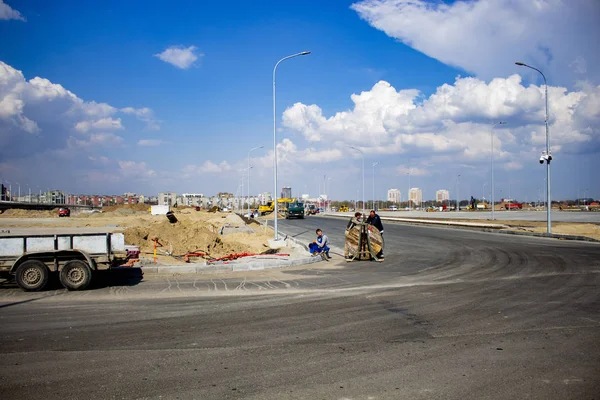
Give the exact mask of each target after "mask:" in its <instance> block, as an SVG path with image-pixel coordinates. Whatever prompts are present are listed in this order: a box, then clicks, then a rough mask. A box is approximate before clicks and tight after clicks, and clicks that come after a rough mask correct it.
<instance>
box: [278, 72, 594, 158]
mask: <svg viewBox="0 0 600 400" xmlns="http://www.w3.org/2000/svg"><path fill="white" fill-rule="evenodd" d="M351 98H352V100H353V102H354V104H355V106H354V109H352V110H348V111H343V112H337V113H335V114H334V115H333V116H331V117H326V116H324V115H323V113H322V110H321V108H320V107H318V106H317V105H314V104H313V105H304V104H301V103H297V104H294V105H293V106H292V107H290V108H288V109H287V110H286V111H285V112H284V114H283V125H284V126H285V127H287V128H289V129H292V130H294V131H298V132H300V133H301V134H302V135H303V137H304V138H305V139H306V140H308V141H309V142H311V141H325V142H327V143H334V144H335V145H336V146H337V147H338V148H339V147H342V148H343V147H346V148H347V147H348V146H349V145H354V146H358V147H360V148H361V149H362V150H363V151H364V152H365V154H366V155H373V154H408V155H413V156H428V157H434V156H435V157H437V156H440V155H453V156H454V157H457V159H456V161H460V160H462V161H474V160H482V159H484V158H486V157H489V152H490V128H491V122H492V121H494V120H498V119H503V120H506V121H508V122H509V124H508V125H503V126H502V127H496V129H495V135H496V137H497V138H496V152H497V155H498V156H499V157H506V155H505V153H515V152H518V151H520V149H522V148H524V147H525V148H536V149H540V148H541V147H543V145H544V143H545V131H544V125H543V121H544V116H545V103H544V89H543V86H542V87H539V86H534V85H530V86H528V87H525V86H523V85H522V84H521V78H520V77H519V76H518V75H512V76H510V77H508V78H496V79H493V80H492V81H491V82H489V83H486V82H484V81H482V80H480V79H477V78H457V79H456V82H455V83H454V85H448V84H445V85H442V86H440V87H439V88H438V89H437V91H436V92H435V93H433V94H432V95H431V96H430V97H429V98H426V99H424V100H423V101H420V100H421V99H420V94H419V93H418V92H417V91H415V90H400V91H396V89H394V88H393V87H392V86H391V85H390V84H389V83H387V82H383V81H380V82H378V83H376V84H375V85H374V86H373V88H372V89H371V90H370V91H365V92H362V93H361V94H360V95H352V96H351ZM599 104H600V86H597V87H594V86H592V85H589V84H586V85H582V87H581V88H580V90H578V91H572V92H569V91H567V90H566V89H565V88H561V87H552V86H551V87H549V108H550V124H551V126H550V130H551V137H552V141H551V145H552V148H553V151H559V150H560V149H571V151H574V152H576V151H578V150H577V149H578V148H580V147H581V146H582V145H583V144H585V147H586V151H589V148H590V147H592V148H596V149H600V137H599V136H600V132H599V130H598V122H600V111H598V110H599V109H600V107H598V105H599ZM280 146H282V147H283V148H287V151H288V152H296V153H299V154H302V152H303V150H298V149H296V148H290V144H285V141H284V142H282V144H281V145H280Z"/></svg>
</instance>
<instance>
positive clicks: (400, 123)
mask: <svg viewBox="0 0 600 400" xmlns="http://www.w3.org/2000/svg"><path fill="white" fill-rule="evenodd" d="M538 3H539V7H537V8H536V7H533V6H527V5H523V3H522V2H519V1H516V0H515V1H500V0H479V1H470V2H446V3H440V2H426V1H413V2H406V1H404V0H367V1H341V0H332V1H326V2H325V1H286V2H282V1H261V2H247V1H231V2H227V3H224V2H218V3H216V4H213V2H196V1H174V2H171V3H169V4H168V5H167V4H165V3H164V2H137V1H131V2H118V1H103V2H46V1H33V0H29V1H18V0H15V1H6V0H4V1H0V37H3V38H8V40H3V41H2V45H1V46H0V62H2V64H0V129H1V130H0V144H1V145H2V149H3V150H0V177H1V178H2V179H3V181H8V182H19V183H20V184H21V185H22V187H32V188H34V189H33V190H36V189H37V188H38V187H39V188H42V189H44V188H49V187H52V188H62V189H64V190H67V191H70V192H78V193H121V192H125V191H134V192H138V193H147V194H153V193H156V192H158V191H167V190H171V191H177V192H200V193H205V194H207V195H212V194H215V193H216V192H219V191H229V192H234V193H235V192H236V191H238V190H239V186H240V179H241V177H242V170H243V169H244V168H246V162H247V160H246V157H247V154H248V150H249V149H250V148H252V147H255V146H261V145H263V146H265V148H264V149H259V150H256V151H254V152H252V160H251V165H252V170H251V190H252V193H253V194H255V193H258V192H263V191H269V192H271V191H272V190H273V183H272V146H273V142H272V140H273V139H272V118H273V117H272V92H271V90H272V87H271V79H272V75H271V74H272V70H273V66H274V64H275V63H276V62H277V60H279V59H280V58H282V57H284V56H287V55H290V54H293V53H296V52H299V51H303V50H310V51H311V52H312V53H311V54H310V55H309V56H305V57H298V58H295V59H292V60H287V61H285V62H284V63H282V64H281V65H280V67H279V69H278V74H277V107H278V113H277V123H278V129H279V132H278V143H279V146H280V150H279V160H280V162H279V183H280V185H279V186H284V185H289V186H292V187H293V189H294V194H299V193H300V192H302V193H309V194H310V195H311V196H314V195H316V194H317V192H319V191H320V192H321V193H322V192H323V191H324V190H325V189H324V188H323V186H324V184H323V182H324V181H325V179H324V175H327V177H328V178H331V179H328V180H327V182H328V184H327V187H328V188H327V189H326V190H327V192H329V194H330V195H331V196H332V197H333V198H336V199H351V198H354V197H356V191H357V189H358V190H359V191H360V190H361V189H362V185H361V176H362V175H361V159H360V156H359V155H358V152H356V151H353V150H352V149H350V148H349V146H356V147H358V148H361V149H362V150H363V151H364V153H365V166H366V188H367V190H366V193H365V197H366V198H371V197H372V194H371V193H372V183H373V181H372V163H373V162H379V165H378V166H377V167H376V172H377V179H376V197H377V198H384V197H385V196H386V192H387V189H390V188H398V189H400V190H401V192H402V197H403V198H405V196H406V190H407V189H408V185H409V182H408V172H410V181H411V182H410V185H411V186H412V187H421V188H422V189H423V191H424V197H425V198H433V197H434V195H435V190H437V189H442V188H444V189H449V190H450V192H451V196H453V195H454V194H455V189H456V176H457V175H458V174H460V175H461V178H460V181H459V184H460V193H461V195H463V196H461V197H467V196H470V195H474V196H481V194H482V192H483V193H486V197H487V196H489V194H487V193H489V190H490V189H489V188H490V184H489V182H490V177H489V173H490V171H489V168H490V165H489V164H490V163H489V160H490V153H489V152H490V145H489V134H490V133H489V132H490V126H491V124H492V122H493V121H494V120H498V119H504V120H507V121H508V122H509V123H508V124H507V125H506V126H503V127H500V129H498V128H496V130H495V133H496V134H497V138H496V146H497V147H496V148H495V150H494V151H495V154H496V157H497V158H496V171H497V173H496V193H497V197H500V193H502V194H503V195H504V196H505V197H508V194H507V193H508V192H509V191H510V194H511V196H512V197H516V198H518V199H521V200H525V199H528V200H533V199H536V198H537V197H538V196H539V195H538V193H539V191H540V189H541V188H543V187H544V182H543V177H544V172H543V167H542V166H540V165H539V163H538V159H539V154H540V152H541V150H543V147H544V145H543V142H544V134H543V104H544V103H543V85H542V83H543V82H542V80H541V79H540V78H539V75H537V73H535V72H534V71H531V70H527V69H524V68H519V67H517V66H515V65H514V61H517V60H522V61H524V62H527V63H531V65H535V66H537V67H538V68H540V69H542V70H544V71H545V73H546V76H547V77H548V79H549V84H550V105H551V127H550V129H551V138H552V139H551V144H552V150H553V156H554V159H555V162H554V164H553V178H552V183H553V193H554V197H555V198H569V197H571V198H573V197H576V196H577V191H579V192H580V194H581V196H583V193H584V191H585V189H588V192H587V194H588V195H589V196H593V197H596V198H598V197H600V184H599V182H600V178H599V176H598V174H597V173H594V172H593V169H594V168H595V167H596V164H595V163H594V161H595V160H596V159H597V157H598V152H599V151H600V134H599V128H598V122H599V121H600V115H599V111H598V109H599V108H600V89H599V87H598V85H599V83H600V75H599V72H598V70H597V69H595V68H594V67H593V65H597V61H600V60H598V57H599V56H598V54H597V51H595V46H596V45H595V44H594V43H596V41H597V40H598V39H599V38H600V36H599V28H598V26H597V23H596V22H595V21H597V18H595V16H598V17H600V11H599V10H600V6H599V5H598V3H597V2H595V1H593V0H578V1H576V2H569V3H567V4H565V3H564V2H560V1H558V0H546V1H542V2H538ZM559 22H560V24H559ZM549 23H550V24H549ZM552 26H554V27H556V26H561V27H562V28H552ZM555 31H556V32H555ZM169 49H171V50H170V51H169ZM161 54H163V56H162V58H161V57H160V56H159V55H161ZM194 58H195V60H194V61H193V62H191V63H189V62H188V61H191V60H193V59H194ZM165 60H166V61H165ZM169 61H170V62H169ZM2 67H3V68H2ZM36 77H38V78H36ZM353 95H355V97H352V96H353ZM244 190H246V189H244Z"/></svg>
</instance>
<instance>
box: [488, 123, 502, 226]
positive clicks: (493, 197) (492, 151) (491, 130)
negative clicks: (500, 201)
mask: <svg viewBox="0 0 600 400" xmlns="http://www.w3.org/2000/svg"><path fill="white" fill-rule="evenodd" d="M504 124H506V122H504V121H498V122H494V124H493V125H492V129H490V138H491V142H492V145H491V154H490V160H491V164H492V198H491V199H490V200H491V203H492V221H493V220H494V208H495V199H496V197H495V196H494V127H496V125H504Z"/></svg>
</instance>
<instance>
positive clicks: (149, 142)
mask: <svg viewBox="0 0 600 400" xmlns="http://www.w3.org/2000/svg"><path fill="white" fill-rule="evenodd" d="M164 143H165V142H164V141H162V140H160V139H140V140H138V143H137V144H138V146H142V147H156V146H160V145H162V144H164Z"/></svg>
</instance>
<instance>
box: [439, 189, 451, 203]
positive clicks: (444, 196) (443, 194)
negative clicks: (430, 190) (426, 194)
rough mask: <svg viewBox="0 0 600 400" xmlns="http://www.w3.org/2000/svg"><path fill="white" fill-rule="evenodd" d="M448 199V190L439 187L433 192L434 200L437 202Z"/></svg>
mask: <svg viewBox="0 0 600 400" xmlns="http://www.w3.org/2000/svg"><path fill="white" fill-rule="evenodd" d="M448 200H450V192H449V191H448V190H446V189H440V190H438V191H437V192H435V201H437V202H438V203H441V202H443V201H448Z"/></svg>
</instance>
